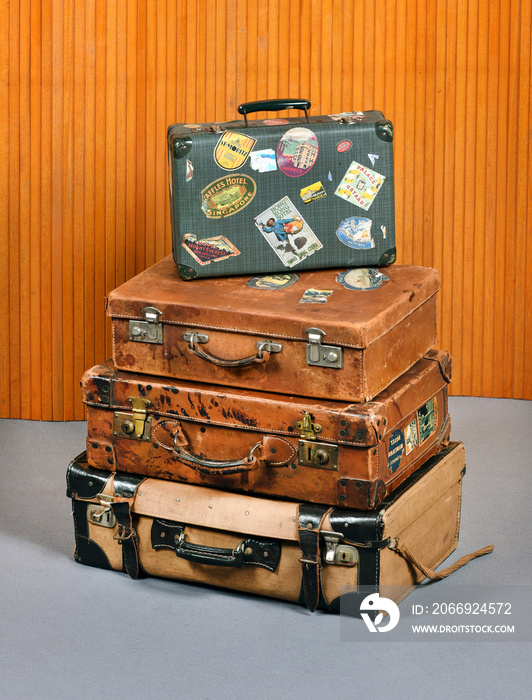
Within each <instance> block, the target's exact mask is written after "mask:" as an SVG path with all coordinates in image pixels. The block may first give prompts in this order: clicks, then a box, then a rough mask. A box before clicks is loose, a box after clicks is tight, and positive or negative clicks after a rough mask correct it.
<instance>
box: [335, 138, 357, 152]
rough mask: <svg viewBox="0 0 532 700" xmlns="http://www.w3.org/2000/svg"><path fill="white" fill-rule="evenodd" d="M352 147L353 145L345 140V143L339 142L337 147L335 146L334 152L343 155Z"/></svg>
mask: <svg viewBox="0 0 532 700" xmlns="http://www.w3.org/2000/svg"><path fill="white" fill-rule="evenodd" d="M352 145H353V144H352V143H351V141H348V140H347V139H346V140H345V141H340V143H339V144H338V146H336V150H337V151H338V153H345V152H346V151H348V150H349V149H350V148H351V146H352Z"/></svg>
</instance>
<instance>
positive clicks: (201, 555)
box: [174, 531, 244, 569]
mask: <svg viewBox="0 0 532 700" xmlns="http://www.w3.org/2000/svg"><path fill="white" fill-rule="evenodd" d="M174 546H175V553H176V556H178V557H181V559H187V560H188V561H193V562H195V563H196V564H211V565H214V566H232V567H234V568H236V569H241V568H242V567H243V566H244V542H241V543H240V544H239V545H238V547H235V549H226V548H224V547H209V546H208V545H204V544H194V543H193V542H187V541H186V539H185V532H184V531H183V532H182V533H181V535H180V536H179V537H178V538H177V539H176V540H175V541H174Z"/></svg>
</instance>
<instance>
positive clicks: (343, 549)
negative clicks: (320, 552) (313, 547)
mask: <svg viewBox="0 0 532 700" xmlns="http://www.w3.org/2000/svg"><path fill="white" fill-rule="evenodd" d="M320 535H321V536H322V537H323V539H324V540H325V554H324V557H323V559H324V561H325V563H326V564H337V565H338V566H355V564H358V560H359V555H358V550H357V548H356V547H351V546H350V545H348V544H340V540H341V539H343V534H342V533H341V532H329V531H327V530H321V531H320Z"/></svg>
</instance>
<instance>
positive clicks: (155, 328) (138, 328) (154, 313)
mask: <svg viewBox="0 0 532 700" xmlns="http://www.w3.org/2000/svg"><path fill="white" fill-rule="evenodd" d="M142 313H143V314H144V321H130V322H129V339H130V340H133V341H135V342H137V343H154V344H156V345H162V344H163V324H162V323H160V321H159V316H161V315H162V311H159V309H156V308H155V307H154V306H146V307H145V308H144V309H142Z"/></svg>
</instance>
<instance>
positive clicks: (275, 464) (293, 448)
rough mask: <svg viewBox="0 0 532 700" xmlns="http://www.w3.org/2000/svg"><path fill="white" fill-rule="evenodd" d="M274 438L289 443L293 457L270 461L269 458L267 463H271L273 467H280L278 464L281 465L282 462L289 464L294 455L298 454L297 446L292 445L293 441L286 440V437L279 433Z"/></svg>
mask: <svg viewBox="0 0 532 700" xmlns="http://www.w3.org/2000/svg"><path fill="white" fill-rule="evenodd" d="M265 437H267V436H265ZM274 439H275V440H280V441H281V442H284V443H285V445H288V447H289V448H290V451H291V457H289V458H288V459H284V460H282V461H281V462H270V461H269V460H268V461H267V464H269V465H271V466H272V467H278V466H280V465H281V464H288V462H290V461H291V460H292V459H294V457H295V456H296V454H297V450H296V448H295V447H294V446H293V445H292V443H291V442H289V441H288V440H285V438H282V437H279V436H278V435H275V436H274Z"/></svg>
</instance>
